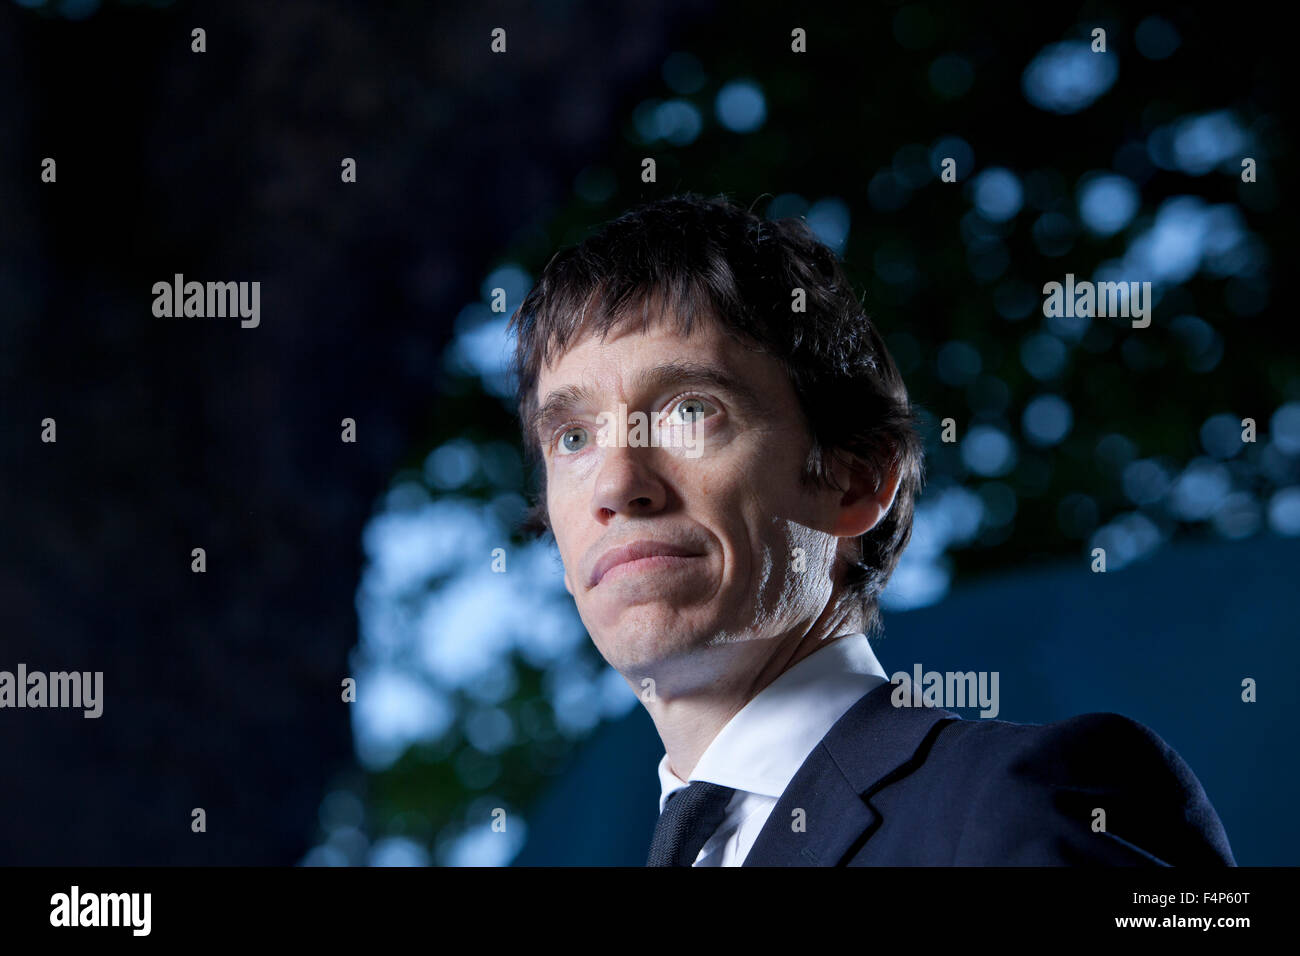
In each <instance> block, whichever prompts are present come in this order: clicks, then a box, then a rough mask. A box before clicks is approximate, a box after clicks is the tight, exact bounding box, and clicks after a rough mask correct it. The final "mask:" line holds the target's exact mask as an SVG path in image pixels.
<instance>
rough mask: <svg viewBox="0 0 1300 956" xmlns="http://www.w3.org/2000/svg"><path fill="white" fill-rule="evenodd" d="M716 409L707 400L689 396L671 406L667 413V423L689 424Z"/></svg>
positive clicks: (705, 416)
mask: <svg viewBox="0 0 1300 956" xmlns="http://www.w3.org/2000/svg"><path fill="white" fill-rule="evenodd" d="M716 411H717V409H716V408H714V407H713V405H711V404H710V403H709V402H706V401H705V400H704V399H702V398H696V397H694V396H691V397H689V398H683V399H682V400H681V401H680V402H678V403H677V404H676V405H674V406H673V407H672V411H670V412H669V413H668V423H669V424H670V425H689V424H690V423H691V422H696V421H699V420H700V419H702V418H708V417H709V415H710V414H712V413H714V412H716Z"/></svg>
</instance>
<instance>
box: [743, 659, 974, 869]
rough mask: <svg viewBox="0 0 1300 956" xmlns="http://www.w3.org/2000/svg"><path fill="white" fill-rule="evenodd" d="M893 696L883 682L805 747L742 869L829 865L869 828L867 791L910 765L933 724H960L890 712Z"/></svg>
mask: <svg viewBox="0 0 1300 956" xmlns="http://www.w3.org/2000/svg"><path fill="white" fill-rule="evenodd" d="M893 691H894V685H892V684H888V683H886V684H882V685H881V686H880V687H877V688H874V689H873V690H871V691H869V692H867V693H866V694H864V695H863V696H862V697H861V698H859V699H858V701H857V703H855V704H854V705H853V706H852V707H851V708H849V710H848V712H846V713H845V714H844V716H843V717H841V718H840V719H839V720H838V721H837V722H836V723H835V726H833V727H832V728H831V729H830V731H828V732H827V734H826V736H825V737H824V738H822V741H821V742H820V743H819V744H818V745H817V746H816V747H815V748H813V751H812V753H811V754H809V755H808V759H807V760H805V761H804V762H803V765H802V766H801V767H800V768H799V771H798V773H796V774H795V775H794V778H793V779H792V780H791V781H790V784H789V786H787V787H786V788H785V793H783V794H781V799H780V800H778V801H777V803H776V806H774V807H773V808H772V813H771V816H769V817H768V820H767V823H766V824H765V825H764V826H763V829H762V831H761V832H760V833H759V835H758V839H757V840H755V841H754V845H753V847H751V848H750V851H749V854H748V855H747V856H746V857H745V862H744V864H743V865H744V866H836V865H838V864H839V863H840V862H842V861H843V859H844V857H845V856H846V855H847V854H848V853H849V851H850V850H852V849H853V847H854V845H855V844H857V843H859V842H861V841H862V839H863V836H864V834H867V833H868V832H869V831H870V830H871V829H872V828H874V827H875V826H876V825H877V823H878V822H879V821H880V815H879V813H877V812H876V810H875V808H874V807H872V806H871V804H870V802H869V799H868V798H869V797H870V795H871V793H872V791H874V790H875V789H876V788H877V787H878V786H879V785H880V784H882V783H884V782H886V781H887V779H888V778H889V777H890V776H891V775H892V774H894V773H895V772H896V771H898V770H899V769H900V768H902V767H904V766H905V765H906V764H907V763H908V762H909V761H910V760H911V759H912V757H913V756H914V755H915V754H916V750H917V748H918V747H919V746H920V745H921V742H922V741H923V740H924V739H925V738H926V736H927V735H928V734H929V733H930V731H931V729H932V728H933V727H934V725H935V724H937V723H940V722H947V721H949V720H960V719H961V718H960V717H959V716H958V715H957V714H954V713H952V712H951V711H947V710H941V709H939V708H937V707H895V706H894V704H893V702H892V700H891V695H892V693H893ZM797 811H802V814H799V813H797ZM800 822H801V824H802V829H796V826H797V825H799V824H800Z"/></svg>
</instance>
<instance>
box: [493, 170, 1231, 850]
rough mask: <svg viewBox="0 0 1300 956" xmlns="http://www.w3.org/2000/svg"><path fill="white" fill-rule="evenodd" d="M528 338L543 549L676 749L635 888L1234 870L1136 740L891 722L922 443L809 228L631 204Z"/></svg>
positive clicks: (1219, 835)
mask: <svg viewBox="0 0 1300 956" xmlns="http://www.w3.org/2000/svg"><path fill="white" fill-rule="evenodd" d="M512 329H513V330H514V332H515V333H516V336H517V348H516V354H515V372H516V375H517V380H518V387H519V406H520V415H521V419H522V421H523V424H524V428H525V435H526V443H527V445H528V447H529V450H530V453H531V454H532V455H534V456H535V458H534V461H535V464H537V466H538V471H539V479H540V481H541V482H542V484H543V488H542V490H541V493H540V494H539V497H538V500H537V504H536V506H535V508H534V511H533V513H532V516H531V520H530V526H531V527H532V528H533V529H534V530H537V531H541V530H546V529H549V530H551V531H552V532H553V533H554V535H555V540H556V543H557V545H558V547H559V552H560V557H561V559H562V560H563V564H564V582H565V587H566V588H567V589H568V591H569V593H570V594H572V595H573V597H574V600H575V602H576V603H577V607H578V611H579V613H580V615H581V617H582V620H583V623H584V624H585V625H586V627H587V629H588V631H589V633H590V635H591V638H592V640H593V641H594V642H595V644H596V647H597V648H598V649H599V651H600V653H601V654H602V655H603V656H604V658H605V659H606V660H607V661H608V662H609V664H610V665H611V666H612V667H614V668H615V669H616V670H617V671H618V672H619V673H620V674H622V676H623V677H624V678H625V679H626V680H627V682H628V684H629V685H630V686H631V687H632V689H633V690H634V691H635V692H636V693H637V694H638V695H639V696H640V699H641V700H642V702H643V703H644V705H645V707H646V709H647V711H648V712H649V714H650V716H651V718H652V719H653V720H654V723H655V727H656V728H657V730H658V732H659V736H660V738H661V739H662V741H663V744H664V749H665V753H664V757H663V759H662V761H661V762H660V765H659V777H660V782H661V785H662V794H661V798H660V811H661V812H660V818H659V823H658V825H657V827H656V829H655V833H654V836H653V841H652V845H651V848H650V853H649V860H648V863H649V865H656V866H659V865H676V866H692V865H695V866H737V865H749V866H755V865H790V864H793V865H826V866H831V865H864V864H976V865H1018V864H1072V863H1104V864H1182V863H1209V864H1229V865H1233V864H1234V861H1233V859H1232V854H1231V850H1230V849H1229V846H1228V841H1227V838H1226V836H1225V834H1224V832H1223V828H1222V826H1221V824H1220V822H1219V819H1218V817H1217V815H1216V814H1215V812H1214V809H1213V807H1212V806H1211V805H1210V803H1209V801H1208V800H1207V798H1206V796H1205V793H1204V791H1203V790H1202V788H1201V786H1200V784H1199V782H1198V781H1197V780H1196V778H1195V776H1194V775H1193V774H1192V772H1191V770H1190V769H1189V768H1188V767H1187V765H1186V764H1185V763H1184V762H1183V761H1182V760H1181V759H1180V758H1179V757H1178V755H1177V754H1176V753H1174V752H1173V751H1172V750H1171V749H1170V748H1169V747H1168V746H1166V745H1165V744H1164V743H1163V741H1161V740H1160V738H1159V737H1157V736H1156V735H1155V734H1153V733H1152V732H1151V731H1150V730H1148V729H1147V728H1145V727H1143V726H1142V725H1140V724H1137V723H1135V722H1133V721H1131V720H1128V719H1126V718H1124V717H1120V716H1118V715H1114V714H1090V715H1085V716H1082V717H1076V718H1073V719H1070V720H1064V721H1060V722H1058V723H1055V724H1050V725H1046V726H1036V725H1019V724H1013V723H1008V722H1005V721H996V720H990V721H983V720H981V721H964V720H961V719H959V718H958V717H957V715H956V714H953V713H951V712H948V711H944V710H940V709H938V708H935V707H924V706H921V707H916V706H908V707H901V706H897V703H898V702H899V700H900V698H901V696H902V695H901V694H900V693H898V691H899V690H904V691H905V688H895V687H894V686H893V685H891V684H890V683H889V681H888V679H887V678H886V676H885V671H884V670H883V669H882V667H881V665H880V664H879V662H878V661H877V660H876V658H875V655H874V653H873V652H872V648H871V646H870V644H869V642H868V635H874V634H875V633H877V632H878V631H879V629H880V620H879V613H880V612H879V607H878V595H879V593H880V591H881V589H882V588H883V587H884V585H885V583H886V582H887V581H888V579H889V576H890V574H891V573H892V571H893V570H894V568H895V566H896V565H897V562H898V559H899V555H900V554H901V553H902V551H903V549H904V548H905V547H906V545H907V543H908V540H909V538H910V535H911V528H912V516H913V501H914V499H915V496H916V495H917V494H918V492H919V490H920V487H921V484H922V481H923V466H922V445H921V441H920V438H919V437H918V434H917V431H916V418H915V415H914V412H913V410H912V407H911V405H910V403H909V401H908V397H907V391H906V389H905V387H904V385H903V382H902V379H901V377H900V376H899V373H898V371H897V368H896V367H895V365H894V362H893V360H892V359H891V357H890V355H889V353H888V352H887V351H886V349H885V346H884V343H883V342H882V341H881V339H880V337H879V335H878V333H877V332H876V330H875V328H874V327H873V326H872V324H871V322H870V321H869V320H868V318H867V317H866V315H865V314H864V313H863V311H862V309H861V306H860V305H859V304H858V302H857V300H856V298H855V297H854V295H853V292H852V290H851V288H850V286H849V283H848V282H847V280H846V278H845V275H844V272H843V269H842V267H841V266H840V264H839V263H838V262H837V261H836V258H835V256H834V255H833V254H832V253H831V252H830V251H829V250H828V249H827V248H826V247H825V246H824V245H822V244H821V243H820V242H818V241H817V240H816V238H815V237H814V236H813V235H812V233H811V232H810V231H809V229H808V228H807V226H806V225H805V224H804V223H803V222H802V221H801V220H782V221H779V222H773V221H765V220H763V219H760V218H758V217H756V216H754V215H752V214H751V213H749V212H747V211H745V210H743V209H741V208H738V207H736V206H734V205H732V204H730V203H729V202H727V201H726V200H725V199H721V198H719V199H713V200H708V199H702V198H699V197H695V196H691V195H687V196H682V197H675V198H672V199H668V200H665V201H661V202H656V203H651V204H648V205H645V206H643V207H641V208H639V209H637V210H634V211H633V212H631V213H629V214H627V215H625V216H623V217H621V218H619V219H617V220H615V221H614V222H612V223H610V224H608V225H606V227H605V228H604V229H603V230H601V231H600V232H599V233H598V234H596V235H594V236H592V237H590V238H588V239H587V240H586V241H584V242H583V243H581V244H580V245H579V246H577V247H575V248H572V249H568V250H565V251H563V252H561V253H559V254H557V255H556V256H555V257H554V258H553V259H552V260H551V262H550V263H549V264H548V265H547V267H546V270H545V271H544V273H543V275H542V276H541V277H540V279H539V280H538V282H537V284H536V286H535V287H534V289H533V290H532V291H531V292H530V294H529V295H528V297H527V298H526V299H525V301H524V302H523V303H522V304H521V305H520V308H519V310H518V312H517V313H516V314H515V316H514V317H513V319H512ZM908 702H909V703H910V702H911V701H908Z"/></svg>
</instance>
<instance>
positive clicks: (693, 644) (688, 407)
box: [537, 321, 843, 692]
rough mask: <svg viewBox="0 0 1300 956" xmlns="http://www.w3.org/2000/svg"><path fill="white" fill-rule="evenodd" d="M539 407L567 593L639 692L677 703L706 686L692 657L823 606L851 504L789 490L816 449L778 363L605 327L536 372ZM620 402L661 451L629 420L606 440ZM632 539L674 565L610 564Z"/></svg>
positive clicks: (662, 329) (708, 324) (670, 331)
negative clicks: (655, 430)
mask: <svg viewBox="0 0 1300 956" xmlns="http://www.w3.org/2000/svg"><path fill="white" fill-rule="evenodd" d="M560 397H563V398H565V399H566V401H563V402H558V403H557V402H556V401H555V399H557V398H560ZM548 399H549V400H550V401H551V407H550V408H549V409H548V407H547V406H548ZM538 401H539V405H540V406H541V409H542V416H541V418H540V427H539V433H538V436H537V439H538V440H539V441H540V443H541V447H542V454H543V456H544V458H545V462H546V502H547V508H548V511H549V514H550V521H551V528H552V530H553V532H554V534H555V538H556V541H557V543H558V545H559V550H560V556H561V558H562V559H563V562H564V569H565V573H564V582H565V586H566V587H567V588H568V590H569V593H571V594H572V595H573V597H574V599H575V601H576V602H577V606H578V612H579V614H580V615H581V617H582V620H583V623H584V624H585V625H586V627H587V630H588V632H589V633H590V634H591V637H592V640H593V641H594V642H595V644H596V646H597V648H598V649H599V650H600V652H601V654H602V655H603V656H604V657H605V659H606V660H607V661H608V662H609V663H610V665H611V666H613V667H614V668H615V669H617V670H618V671H620V672H621V673H622V674H623V676H624V677H625V678H627V679H628V680H629V682H632V683H633V685H634V687H635V686H636V685H637V684H639V682H640V680H641V678H642V677H644V676H649V675H653V676H654V677H655V679H656V681H659V682H661V683H662V682H663V681H664V680H665V679H671V680H673V681H674V682H675V685H674V686H675V690H676V691H678V692H684V691H685V690H687V689H688V688H687V687H686V686H685V684H684V683H683V682H684V681H700V680H708V679H710V678H709V676H708V675H709V674H710V673H711V669H710V668H708V667H704V668H701V667H699V666H698V663H699V662H698V660H694V662H693V661H692V658H693V656H694V658H698V657H699V655H698V653H694V652H698V651H699V649H700V648H702V647H705V646H718V645H723V644H730V643H733V642H744V641H750V642H752V641H755V640H758V639H763V638H771V637H782V636H786V635H789V634H791V633H793V632H795V631H798V632H799V633H800V634H802V633H804V632H806V631H807V630H808V628H809V627H810V626H811V625H812V623H813V622H814V621H815V620H817V618H818V617H819V615H820V614H821V613H822V612H823V611H824V610H825V609H826V606H827V603H828V601H829V599H830V597H831V593H832V588H833V584H832V580H831V570H832V565H833V559H834V555H835V551H836V547H837V545H838V542H839V539H838V538H837V537H836V534H835V532H836V530H837V527H838V526H839V524H842V520H841V518H840V511H841V506H840V502H841V498H842V497H843V495H842V493H837V492H835V491H831V490H823V489H817V488H811V487H807V486H804V485H802V484H801V483H800V482H799V475H800V473H801V471H802V468H803V465H804V462H805V461H806V459H807V456H808V451H809V448H810V444H811V442H810V438H809V436H808V434H807V431H806V428H805V426H804V424H803V420H802V417H801V413H800V410H799V406H798V400H797V398H796V396H795V394H794V390H793V388H792V387H791V385H790V382H789V380H788V378H787V377H786V375H785V372H784V371H783V369H782V368H781V366H780V364H779V363H778V362H777V361H776V360H775V359H773V358H772V357H770V356H767V355H764V354H762V353H760V352H758V351H755V350H753V349H751V348H747V347H745V346H744V345H741V344H740V343H739V342H737V341H736V340H735V339H733V338H731V337H729V336H727V335H726V334H725V333H724V332H723V331H722V330H721V328H720V327H719V326H718V325H717V324H716V323H715V322H713V321H705V322H698V323H696V324H695V326H694V328H693V330H692V334H691V335H690V336H689V337H687V336H683V335H682V334H681V333H680V332H679V331H677V330H675V329H674V328H673V327H672V323H668V322H663V323H658V324H653V325H651V327H650V329H649V331H648V332H646V333H643V332H641V331H640V328H639V326H633V327H629V331H622V330H621V329H619V328H615V329H614V330H613V331H612V332H611V333H610V334H609V335H608V337H606V338H605V339H604V340H603V341H602V340H601V339H600V338H598V337H594V336H588V337H586V338H583V339H581V340H580V341H578V342H576V343H574V344H573V345H572V347H571V348H570V349H569V350H568V351H567V352H565V353H564V354H563V355H561V356H559V357H557V358H556V359H555V360H554V363H553V364H552V365H550V366H548V367H546V368H544V369H543V370H542V372H541V375H540V377H539V381H538ZM620 404H623V405H626V412H625V413H624V414H623V418H624V419H625V420H627V419H632V416H633V415H634V413H636V412H641V413H643V414H644V415H646V416H649V418H650V419H651V420H655V419H658V418H659V416H661V415H662V416H664V417H663V418H662V419H660V422H661V425H660V429H659V440H658V442H657V445H658V447H655V446H654V445H652V444H650V442H649V440H647V441H644V442H641V443H639V444H637V446H635V447H634V442H635V438H634V437H633V430H632V426H631V425H629V428H628V435H629V438H628V440H626V441H624V442H622V443H621V444H619V443H618V434H617V430H616V429H615V428H613V427H607V428H606V429H605V430H604V431H603V432H602V431H601V426H602V424H607V423H608V418H604V419H602V417H601V414H602V413H608V414H609V415H612V416H614V419H615V421H617V419H618V417H619V413H620V409H619V406H620ZM692 428H693V429H694V431H693V433H692V432H691V429H692ZM646 434H647V435H648V434H649V433H648V432H647V433H646ZM598 437H599V438H600V439H601V440H599V441H598ZM691 439H693V443H692V441H691ZM839 530H840V531H841V533H842V528H840V529H839ZM636 543H642V544H645V543H650V545H649V550H650V551H656V550H657V551H664V550H668V551H672V552H674V553H673V554H671V555H665V554H659V555H658V556H653V557H647V558H641V559H638V560H630V561H624V562H623V563H620V564H615V565H613V566H612V567H606V565H608V564H609V562H610V558H608V557H606V556H607V555H608V553H609V552H610V551H611V550H612V549H616V548H622V547H624V546H627V545H633V544H636ZM658 546H667V547H666V548H664V547H658ZM624 557H627V556H626V555H625V556H624ZM633 557H635V552H634V553H633ZM602 558H605V560H604V561H603V562H602ZM602 571H603V576H602V575H601V572H602ZM755 650H757V648H755ZM769 652H770V649H769ZM715 676H716V675H715Z"/></svg>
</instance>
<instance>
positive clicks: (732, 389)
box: [529, 362, 762, 441]
mask: <svg viewBox="0 0 1300 956" xmlns="http://www.w3.org/2000/svg"><path fill="white" fill-rule="evenodd" d="M632 381H633V388H634V390H636V391H643V392H644V391H650V390H652V389H662V388H665V387H678V388H689V387H691V386H696V387H707V388H714V389H717V390H718V391H722V392H727V393H729V394H730V395H732V396H733V397H734V398H735V399H736V400H737V401H738V402H739V403H740V404H741V406H742V407H744V408H746V410H748V411H757V410H758V409H760V408H761V407H762V400H761V399H760V398H759V395H758V392H757V391H756V390H755V389H754V388H753V387H752V386H750V385H749V384H748V383H747V382H745V381H743V380H742V379H740V378H738V377H737V376H735V375H734V374H732V373H731V372H729V371H727V370H726V369H723V368H719V367H718V366H716V365H709V364H707V363H703V362H663V363H661V364H659V365H654V366H651V367H650V368H647V369H642V370H641V371H640V372H638V373H637V374H636V375H635V376H633V379H632ZM592 398H593V394H592V391H591V389H589V388H587V387H585V386H582V385H563V386H560V387H559V388H556V389H553V390H552V391H551V392H550V393H549V394H548V395H547V396H546V400H545V401H544V402H542V404H541V405H539V406H538V408H537V411H536V412H535V413H534V414H533V416H532V422H531V423H530V426H529V431H530V432H531V433H532V434H533V435H536V436H537V437H538V439H539V440H542V441H545V437H546V433H547V431H548V430H549V429H550V428H553V427H554V426H555V425H558V424H559V423H560V421H562V420H563V419H564V418H567V417H568V416H569V415H570V414H571V413H572V412H573V410H574V409H575V408H577V407H578V406H580V405H582V404H584V403H589V402H591V400H592Z"/></svg>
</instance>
